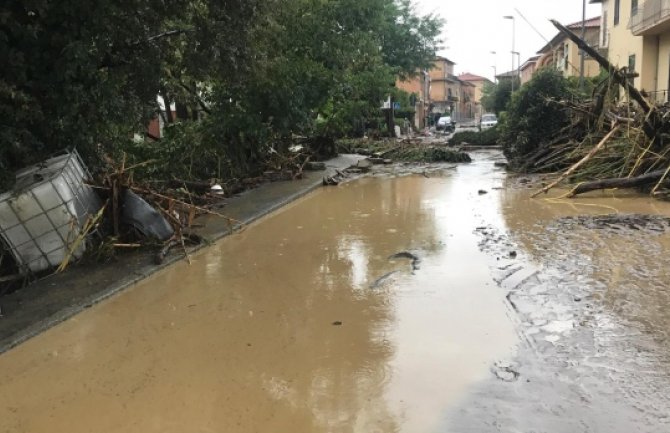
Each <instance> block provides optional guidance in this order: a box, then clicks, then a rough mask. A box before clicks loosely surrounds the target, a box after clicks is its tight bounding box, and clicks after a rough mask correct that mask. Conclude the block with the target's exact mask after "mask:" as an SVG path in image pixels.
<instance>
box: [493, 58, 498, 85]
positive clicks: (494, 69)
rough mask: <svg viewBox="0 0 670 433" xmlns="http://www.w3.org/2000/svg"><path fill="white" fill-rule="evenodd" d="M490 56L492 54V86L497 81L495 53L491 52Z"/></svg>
mask: <svg viewBox="0 0 670 433" xmlns="http://www.w3.org/2000/svg"><path fill="white" fill-rule="evenodd" d="M491 54H493V65H492V66H491V67H492V68H493V84H495V83H496V80H497V78H496V75H498V69H497V68H496V65H497V64H498V61H497V59H496V54H497V53H496V52H495V51H491Z"/></svg>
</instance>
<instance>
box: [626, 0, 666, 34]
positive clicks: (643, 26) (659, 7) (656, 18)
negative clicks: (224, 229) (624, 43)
mask: <svg viewBox="0 0 670 433" xmlns="http://www.w3.org/2000/svg"><path fill="white" fill-rule="evenodd" d="M629 27H630V30H631V32H633V34H634V35H635V36H649V35H658V34H661V33H664V32H666V31H670V0H647V1H645V2H644V3H643V4H641V5H640V6H639V7H638V10H637V13H636V14H635V15H633V16H632V17H631V19H630V25H629Z"/></svg>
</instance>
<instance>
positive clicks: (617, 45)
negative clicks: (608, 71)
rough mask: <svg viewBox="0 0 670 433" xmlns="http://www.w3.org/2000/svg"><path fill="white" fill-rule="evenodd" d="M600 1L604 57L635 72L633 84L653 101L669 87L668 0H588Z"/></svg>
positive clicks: (663, 99) (659, 99)
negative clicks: (605, 53) (606, 54)
mask: <svg viewBox="0 0 670 433" xmlns="http://www.w3.org/2000/svg"><path fill="white" fill-rule="evenodd" d="M590 3H601V4H602V26H601V32H600V41H601V45H602V46H603V47H606V48H607V49H608V59H609V61H610V62H611V63H613V64H614V65H616V66H618V67H624V66H626V67H628V68H629V70H630V71H633V72H635V73H636V74H638V76H637V77H635V78H634V83H635V87H637V88H638V89H641V90H644V91H645V92H647V93H649V95H650V99H652V100H654V101H656V102H666V101H668V88H670V1H668V0H591V1H590Z"/></svg>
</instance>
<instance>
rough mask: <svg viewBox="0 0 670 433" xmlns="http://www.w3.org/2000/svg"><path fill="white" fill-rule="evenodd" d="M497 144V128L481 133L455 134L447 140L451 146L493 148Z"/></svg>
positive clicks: (466, 132) (463, 132)
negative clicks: (464, 145)
mask: <svg viewBox="0 0 670 433" xmlns="http://www.w3.org/2000/svg"><path fill="white" fill-rule="evenodd" d="M497 142H498V128H497V127H493V128H489V129H485V130H483V131H462V132H457V133H455V134H454V135H453V136H452V137H451V139H450V140H449V144H451V145H459V144H464V143H465V144H472V145H475V146H493V145H495V144H497Z"/></svg>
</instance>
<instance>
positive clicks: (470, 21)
mask: <svg viewBox="0 0 670 433" xmlns="http://www.w3.org/2000/svg"><path fill="white" fill-rule="evenodd" d="M414 3H415V4H416V6H417V11H418V12H419V13H421V14H426V13H435V14H437V15H439V16H441V17H442V18H443V19H444V20H445V21H446V23H445V25H444V31H443V34H442V39H443V40H444V42H443V43H442V45H443V47H444V48H443V49H442V50H440V51H439V52H438V54H439V55H442V56H445V57H447V58H449V59H450V60H452V61H453V62H455V63H456V66H455V73H456V75H458V74H461V73H464V72H470V73H473V74H476V75H481V76H484V77H487V78H489V79H491V80H492V79H493V71H494V69H493V67H492V66H494V65H495V66H496V70H497V73H498V74H500V73H502V72H507V71H510V70H512V69H513V67H512V58H513V57H514V68H516V67H517V56H516V55H512V54H511V51H512V27H513V25H512V23H513V22H514V27H515V29H514V30H515V31H514V45H515V51H518V52H519V53H520V54H521V64H523V62H525V61H526V60H527V59H528V58H529V57H530V56H533V55H535V53H536V52H537V51H539V50H540V49H541V48H542V47H543V46H544V45H545V44H546V43H547V42H546V41H545V39H543V37H542V36H544V38H546V39H547V40H551V38H553V37H554V36H556V34H557V33H558V30H556V28H555V27H554V26H553V25H552V24H551V23H550V22H549V19H550V18H553V19H556V20H558V21H559V22H561V23H563V24H571V23H574V22H577V21H581V19H582V4H583V0H414ZM586 3H587V4H586V18H587V19H589V18H593V17H597V16H600V12H601V6H600V4H593V5H591V4H588V0H587V1H586ZM505 15H511V16H514V20H513V21H512V20H509V19H504V18H503V16H505ZM522 16H523V17H525V18H526V20H528V21H529V22H530V24H532V26H531V25H530V24H529V23H528V22H526V20H524V18H523V17H522ZM533 27H535V29H537V30H538V32H539V33H540V34H541V35H542V36H540V34H538V32H536V31H535V30H533ZM492 51H493V52H495V53H496V54H492Z"/></svg>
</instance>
